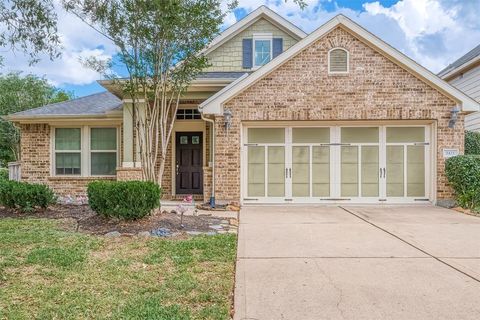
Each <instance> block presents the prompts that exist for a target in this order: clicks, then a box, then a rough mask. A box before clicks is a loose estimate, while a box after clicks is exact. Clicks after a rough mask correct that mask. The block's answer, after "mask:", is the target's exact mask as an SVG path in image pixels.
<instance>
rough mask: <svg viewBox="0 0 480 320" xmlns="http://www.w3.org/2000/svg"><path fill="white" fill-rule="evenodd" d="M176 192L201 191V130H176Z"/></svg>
mask: <svg viewBox="0 0 480 320" xmlns="http://www.w3.org/2000/svg"><path fill="white" fill-rule="evenodd" d="M175 141H176V147H175V148H176V159H175V164H176V166H175V172H176V194H201V193H203V168H202V167H203V154H202V151H203V136H202V132H177V135H176V137H175Z"/></svg>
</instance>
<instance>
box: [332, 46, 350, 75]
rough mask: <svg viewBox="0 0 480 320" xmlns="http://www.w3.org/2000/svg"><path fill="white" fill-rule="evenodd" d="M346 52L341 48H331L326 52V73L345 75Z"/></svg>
mask: <svg viewBox="0 0 480 320" xmlns="http://www.w3.org/2000/svg"><path fill="white" fill-rule="evenodd" d="M348 60H349V57H348V51H347V50H345V49H343V48H333V49H332V50H330V51H329V52H328V73H331V74H345V73H348V71H349V67H348V63H349V61H348Z"/></svg>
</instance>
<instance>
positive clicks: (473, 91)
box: [450, 66, 480, 131]
mask: <svg viewBox="0 0 480 320" xmlns="http://www.w3.org/2000/svg"><path fill="white" fill-rule="evenodd" d="M450 84H451V85H453V86H454V87H456V88H458V89H460V90H462V91H463V92H465V93H466V94H468V95H469V96H470V97H472V98H473V99H475V100H477V101H480V66H477V67H475V68H473V69H472V70H469V71H467V72H465V73H464V74H463V75H462V76H458V77H456V78H454V79H453V80H450ZM465 130H470V131H480V112H475V113H472V114H469V115H467V116H466V117H465Z"/></svg>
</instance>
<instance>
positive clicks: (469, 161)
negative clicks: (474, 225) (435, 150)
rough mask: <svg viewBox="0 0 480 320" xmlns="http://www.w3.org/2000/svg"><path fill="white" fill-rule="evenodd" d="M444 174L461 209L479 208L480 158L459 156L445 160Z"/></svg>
mask: <svg viewBox="0 0 480 320" xmlns="http://www.w3.org/2000/svg"><path fill="white" fill-rule="evenodd" d="M445 173H446V176H447V179H448V182H449V183H450V185H451V186H452V187H453V189H454V190H455V195H456V200H457V202H458V204H459V205H460V206H462V207H463V208H468V209H474V210H477V209H479V208H480V156H477V155H461V156H456V157H452V158H449V159H447V161H446V163H445Z"/></svg>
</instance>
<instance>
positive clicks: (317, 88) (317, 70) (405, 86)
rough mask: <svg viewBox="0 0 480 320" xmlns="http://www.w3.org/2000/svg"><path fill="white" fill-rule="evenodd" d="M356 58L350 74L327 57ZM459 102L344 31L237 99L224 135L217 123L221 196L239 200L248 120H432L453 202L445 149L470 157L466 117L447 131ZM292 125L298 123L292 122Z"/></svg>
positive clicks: (446, 194) (441, 190) (442, 190)
mask: <svg viewBox="0 0 480 320" xmlns="http://www.w3.org/2000/svg"><path fill="white" fill-rule="evenodd" d="M334 47H342V48H345V49H347V50H348V51H349V54H350V73H349V74H347V75H329V74H328V70H327V68H328V62H327V61H328V60H327V56H328V55H327V54H328V51H329V50H330V49H332V48H334ZM455 105H456V103H455V102H454V101H453V100H451V99H450V98H448V97H446V96H445V95H443V94H442V93H440V92H439V91H438V90H436V89H434V88H432V87H431V86H429V85H428V84H426V83H425V82H423V81H422V80H420V79H418V78H416V77H415V76H413V75H412V74H411V73H409V72H407V71H406V70H405V69H403V68H401V67H400V66H398V65H397V64H395V63H393V62H392V61H391V60H389V59H387V58H386V57H384V56H383V55H381V54H380V53H378V52H377V51H375V50H374V49H372V48H371V47H369V46H367V45H366V44H365V43H363V42H362V41H360V40H359V39H357V38H355V37H354V36H353V35H352V34H351V33H349V32H347V31H346V30H344V29H342V28H340V27H337V28H336V29H334V30H332V31H331V32H330V33H328V34H327V35H325V36H324V37H323V38H321V39H319V40H317V41H316V42H314V43H313V44H312V45H310V46H309V47H307V48H305V49H304V50H303V51H301V52H300V53H298V54H297V55H296V56H295V57H293V58H291V59H290V60H289V61H287V62H286V63H284V64H283V65H282V66H280V67H279V68H277V69H276V70H274V71H272V72H271V73H270V74H268V75H266V76H265V77H263V78H262V79H261V80H259V81H258V82H257V83H255V84H253V85H252V86H250V87H249V88H248V89H246V90H245V91H243V92H242V93H240V94H238V95H237V96H236V97H234V98H233V99H232V100H230V101H229V102H228V103H227V104H226V105H225V108H228V109H230V110H231V111H232V113H233V118H232V121H233V123H232V126H231V128H230V129H229V130H228V132H225V128H224V125H223V118H222V117H217V121H216V130H217V131H216V139H217V140H216V150H215V152H216V161H215V162H216V163H215V165H216V172H215V176H216V198H217V199H219V200H224V201H227V200H232V201H238V200H239V199H240V160H241V159H240V137H241V127H242V122H244V121H257V120H267V121H279V120H282V121H311V120H315V121H322V120H329V121H333V120H352V121H355V120H412V119H417V120H433V121H434V122H436V124H437V135H436V137H437V141H436V144H437V150H436V153H437V172H436V174H437V199H448V198H450V197H452V190H451V189H450V188H449V187H448V185H447V181H446V178H445V174H444V159H443V156H442V149H443V148H459V149H460V152H463V140H464V133H463V115H460V117H459V121H458V122H457V124H456V126H455V128H454V129H450V128H448V120H449V119H450V116H451V113H450V110H452V108H453V107H454V106H455ZM292 123H293V122H292Z"/></svg>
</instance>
